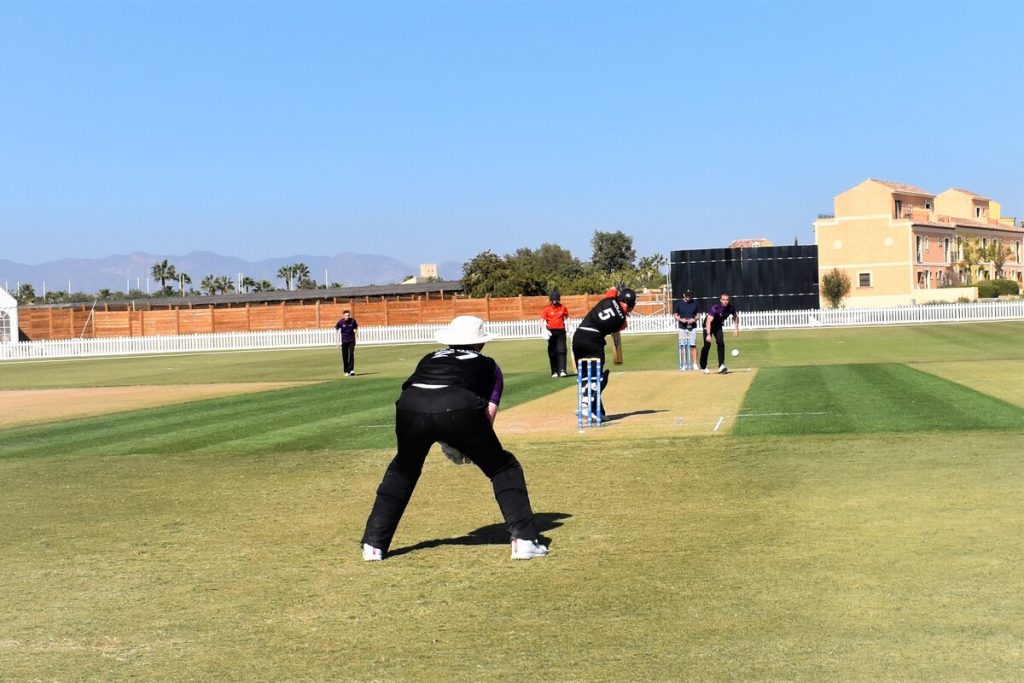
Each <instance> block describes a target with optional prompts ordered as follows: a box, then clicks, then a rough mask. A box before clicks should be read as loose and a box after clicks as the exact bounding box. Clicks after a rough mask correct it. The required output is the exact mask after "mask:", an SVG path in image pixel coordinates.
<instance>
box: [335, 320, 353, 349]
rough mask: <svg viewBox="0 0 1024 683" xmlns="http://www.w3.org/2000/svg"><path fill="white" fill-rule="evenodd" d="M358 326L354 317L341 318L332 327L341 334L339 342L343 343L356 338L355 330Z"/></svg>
mask: <svg viewBox="0 0 1024 683" xmlns="http://www.w3.org/2000/svg"><path fill="white" fill-rule="evenodd" d="M358 328H359V323H357V322H356V319H355V318H342V319H341V320H339V321H338V322H337V324H335V326H334V329H336V330H337V331H338V332H339V333H340V334H341V342H342V343H343V344H347V343H348V342H354V341H355V340H356V330H357V329H358Z"/></svg>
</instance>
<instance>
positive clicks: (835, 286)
mask: <svg viewBox="0 0 1024 683" xmlns="http://www.w3.org/2000/svg"><path fill="white" fill-rule="evenodd" d="M851 287H852V285H851V283H850V276H849V275H847V274H846V273H845V272H843V271H841V270H839V269H838V268H833V269H832V270H830V271H828V272H827V273H825V274H824V275H822V276H821V296H823V297H825V301H827V302H828V305H829V306H830V307H832V308H839V306H840V305H842V303H843V299H845V298H846V297H847V296H848V295H849V294H850V289H851Z"/></svg>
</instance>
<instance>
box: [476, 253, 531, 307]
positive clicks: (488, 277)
mask: <svg viewBox="0 0 1024 683" xmlns="http://www.w3.org/2000/svg"><path fill="white" fill-rule="evenodd" d="M462 287H463V290H464V291H465V292H466V294H467V295H469V296H471V297H483V296H487V295H490V296H518V295H520V294H526V295H536V294H543V293H544V292H545V283H544V281H543V280H541V279H540V278H539V277H538V276H537V274H536V273H535V272H534V271H533V269H532V268H531V267H530V265H529V263H528V261H526V260H524V259H523V258H522V257H518V258H517V257H508V256H506V257H501V256H498V255H497V254H495V253H494V252H492V251H485V252H481V253H480V254H477V255H476V256H474V257H473V258H472V259H470V260H469V261H468V262H466V264H465V265H464V266H463V268H462Z"/></svg>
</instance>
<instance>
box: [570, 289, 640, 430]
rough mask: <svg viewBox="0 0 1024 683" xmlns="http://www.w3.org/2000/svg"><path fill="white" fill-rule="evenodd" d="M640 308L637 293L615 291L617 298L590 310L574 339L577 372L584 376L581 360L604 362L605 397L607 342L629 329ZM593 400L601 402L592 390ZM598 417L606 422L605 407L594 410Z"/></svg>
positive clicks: (602, 301) (602, 388) (602, 365)
mask: <svg viewBox="0 0 1024 683" xmlns="http://www.w3.org/2000/svg"><path fill="white" fill-rule="evenodd" d="M635 305H636V292H634V291H633V290H632V289H629V288H628V287H627V288H624V289H622V290H615V294H614V296H607V297H605V298H603V299H601V300H600V301H599V302H598V303H597V305H596V306H594V307H593V308H592V309H590V312H589V313H587V315H586V317H584V318H583V320H582V321H581V322H580V325H579V327H577V328H576V331H575V332H574V333H573V335H572V355H573V358H574V359H575V360H576V372H577V373H579V372H582V369H581V368H580V359H581V358H600V359H601V393H602V395H603V394H604V390H605V387H607V386H608V375H609V371H608V368H607V366H606V365H605V362H604V360H605V359H604V347H605V344H606V342H605V340H604V338H605V337H606V336H608V335H609V334H611V333H612V332H619V331H621V330H623V329H625V328H626V317H627V316H628V315H629V312H630V311H631V310H633V307H634V306H635ZM589 393H590V397H589V400H590V401H591V402H594V401H596V400H597V392H596V391H593V390H589ZM594 408H595V413H599V414H600V415H601V416H602V418H603V417H604V416H605V415H606V413H605V410H604V406H603V405H596V406H594Z"/></svg>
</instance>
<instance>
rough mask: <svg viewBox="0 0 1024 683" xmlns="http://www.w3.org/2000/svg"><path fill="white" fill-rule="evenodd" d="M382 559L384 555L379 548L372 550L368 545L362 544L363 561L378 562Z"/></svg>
mask: <svg viewBox="0 0 1024 683" xmlns="http://www.w3.org/2000/svg"><path fill="white" fill-rule="evenodd" d="M383 559H384V553H383V552H381V549H380V548H374V547H373V546H372V545H370V544H369V543H364V544H363V560H365V561H367V562H380V561H381V560H383Z"/></svg>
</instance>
